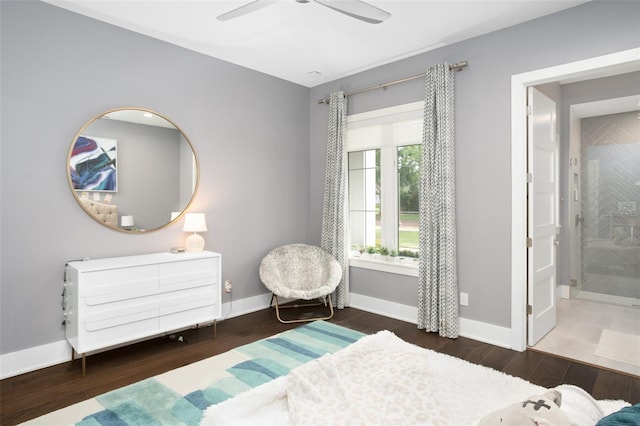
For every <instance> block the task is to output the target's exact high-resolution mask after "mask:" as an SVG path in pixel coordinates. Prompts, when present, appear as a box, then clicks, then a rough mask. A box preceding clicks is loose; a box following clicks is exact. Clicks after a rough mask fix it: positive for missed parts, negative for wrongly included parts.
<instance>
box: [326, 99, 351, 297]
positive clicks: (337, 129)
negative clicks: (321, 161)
mask: <svg viewBox="0 0 640 426" xmlns="http://www.w3.org/2000/svg"><path fill="white" fill-rule="evenodd" d="M346 130H347V97H346V96H345V94H344V92H335V93H332V94H331V97H330V99H329V127H328V139H327V166H326V171H325V181H324V201H323V203H322V236H321V239H320V247H322V248H323V249H324V250H326V251H327V252H329V253H331V254H332V255H333V256H334V257H335V258H336V259H337V260H338V262H339V263H340V265H341V266H342V280H341V281H340V284H338V287H337V288H336V291H335V292H334V293H333V295H332V296H331V297H332V299H333V303H334V304H335V305H336V306H337V307H338V309H342V308H344V307H345V306H349V265H348V260H349V258H348V251H347V246H346V243H345V238H346V231H347V221H346V207H347V204H346V182H347V158H346V154H345V150H344V138H345V136H346Z"/></svg>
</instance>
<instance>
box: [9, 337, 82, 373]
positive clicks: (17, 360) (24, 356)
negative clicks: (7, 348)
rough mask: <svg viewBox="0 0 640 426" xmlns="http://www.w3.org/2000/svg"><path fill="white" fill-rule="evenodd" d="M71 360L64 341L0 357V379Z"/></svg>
mask: <svg viewBox="0 0 640 426" xmlns="http://www.w3.org/2000/svg"><path fill="white" fill-rule="evenodd" d="M70 360H71V346H69V344H68V343H67V341H66V340H60V341H58V342H53V343H47V344H46V345H41V346H36V347H35V348H28V349H23V350H21V351H16V352H11V353H8V354H2V355H0V379H6V378H7V377H13V376H17V375H18V374H22V373H28V372H29V371H34V370H39V369H41V368H45V367H51V366H52V365H56V364H61V363H63V362H67V361H70Z"/></svg>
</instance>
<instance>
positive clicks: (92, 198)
mask: <svg viewBox="0 0 640 426" xmlns="http://www.w3.org/2000/svg"><path fill="white" fill-rule="evenodd" d="M67 172H68V173H67V177H68V180H69V186H70V187H71V190H72V192H73V196H74V197H75V199H76V201H77V202H78V204H79V205H80V206H81V207H82V208H83V209H84V211H86V212H87V213H88V214H89V216H91V217H92V218H93V219H95V220H96V221H97V222H99V223H101V224H103V225H104V226H107V227H109V228H112V229H116V230H119V231H123V232H132V233H140V232H148V231H153V230H156V229H160V228H162V227H164V226H166V225H168V224H169V223H171V222H173V221H175V220H178V218H180V217H181V216H182V214H183V213H184V211H185V210H186V208H187V207H188V206H189V204H190V203H191V200H192V199H193V196H194V195H195V192H196V189H197V186H198V160H197V157H196V155H195V151H194V150H193V146H192V145H191V142H190V141H189V139H188V138H187V136H186V135H185V134H184V133H183V132H182V131H181V130H180V128H178V127H177V126H176V125H175V124H173V123H172V122H171V121H170V120H169V119H168V118H166V117H164V116H162V115H161V114H158V113H157V112H155V111H151V110H148V109H143V108H117V109H112V110H109V111H107V112H104V113H102V114H99V115H97V116H95V117H93V118H92V119H91V120H89V121H88V122H87V123H86V124H85V125H84V126H82V127H81V128H80V130H79V131H78V133H76V135H75V136H74V138H73V141H72V142H71V147H70V148H69V154H68V156H67Z"/></svg>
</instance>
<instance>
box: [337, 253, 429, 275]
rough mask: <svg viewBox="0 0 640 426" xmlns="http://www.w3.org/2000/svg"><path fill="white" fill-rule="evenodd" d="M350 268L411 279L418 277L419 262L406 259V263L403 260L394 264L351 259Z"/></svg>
mask: <svg viewBox="0 0 640 426" xmlns="http://www.w3.org/2000/svg"><path fill="white" fill-rule="evenodd" d="M349 266H352V267H355V268H362V269H372V270H374V271H382V272H389V273H391V274H400V275H409V276H411V277H417V276H418V262H417V260H414V259H413V258H404V262H403V261H402V259H396V260H395V261H393V262H392V261H387V260H384V259H374V258H361V257H350V258H349Z"/></svg>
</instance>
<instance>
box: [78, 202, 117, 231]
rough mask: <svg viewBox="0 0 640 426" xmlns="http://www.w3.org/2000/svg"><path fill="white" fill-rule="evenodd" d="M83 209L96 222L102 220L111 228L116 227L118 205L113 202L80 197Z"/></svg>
mask: <svg viewBox="0 0 640 426" xmlns="http://www.w3.org/2000/svg"><path fill="white" fill-rule="evenodd" d="M80 201H81V202H82V204H83V206H84V209H85V210H86V211H87V212H89V214H90V215H91V216H92V217H93V218H95V219H96V220H97V221H98V222H102V223H104V224H106V225H109V226H111V227H113V228H117V227H118V206H116V205H114V204H107V203H101V202H99V201H94V200H91V199H89V198H80Z"/></svg>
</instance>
